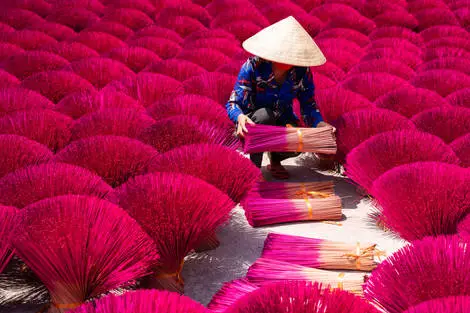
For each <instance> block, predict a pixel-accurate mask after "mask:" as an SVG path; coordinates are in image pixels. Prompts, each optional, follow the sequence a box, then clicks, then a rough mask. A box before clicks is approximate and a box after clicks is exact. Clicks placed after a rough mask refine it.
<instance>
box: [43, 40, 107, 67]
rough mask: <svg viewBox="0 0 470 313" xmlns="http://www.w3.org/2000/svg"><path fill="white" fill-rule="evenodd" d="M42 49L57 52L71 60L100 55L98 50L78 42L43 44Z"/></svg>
mask: <svg viewBox="0 0 470 313" xmlns="http://www.w3.org/2000/svg"><path fill="white" fill-rule="evenodd" d="M40 50H42V51H49V52H52V53H55V54H57V55H60V56H61V57H63V58H64V59H67V60H69V61H70V62H72V61H76V60H80V59H85V58H90V57H98V56H99V54H98V52H96V51H95V50H93V49H91V48H90V47H88V46H86V45H84V44H82V43H78V42H58V43H55V44H49V45H47V46H43V47H41V48H40Z"/></svg>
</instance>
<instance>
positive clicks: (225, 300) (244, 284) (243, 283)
mask: <svg viewBox="0 0 470 313" xmlns="http://www.w3.org/2000/svg"><path fill="white" fill-rule="evenodd" d="M258 289H259V287H258V286H256V285H255V284H252V283H250V282H249V281H248V280H247V279H246V278H241V279H236V280H232V281H229V282H226V283H224V284H223V285H222V288H220V289H219V291H217V293H216V294H215V295H214V296H213V297H212V299H211V301H210V302H209V304H208V305H207V308H209V309H210V310H211V312H216V313H224V312H225V311H227V310H228V309H229V308H230V307H231V306H233V305H234V304H235V303H236V302H237V301H238V300H240V299H241V298H243V297H244V296H246V295H248V294H250V293H252V292H253V291H255V290H258Z"/></svg>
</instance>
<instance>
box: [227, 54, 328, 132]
mask: <svg viewBox="0 0 470 313" xmlns="http://www.w3.org/2000/svg"><path fill="white" fill-rule="evenodd" d="M314 91H315V87H314V84H313V77H312V72H311V71H310V68H308V67H293V68H292V69H291V70H290V71H289V73H288V75H287V77H286V80H285V81H284V83H283V84H282V85H280V84H279V83H277V82H276V80H275V79H274V73H273V70H272V63H271V62H269V61H266V60H263V59H261V58H259V57H256V56H255V57H251V58H249V59H248V60H247V61H246V62H245V64H243V66H242V68H241V70H240V73H239V74H238V80H237V82H236V83H235V87H234V89H233V91H232V94H231V96H230V99H229V101H228V102H227V104H226V108H227V114H228V116H229V118H230V119H231V120H232V121H233V122H234V123H236V122H237V119H238V116H239V115H240V114H242V113H243V114H248V113H250V112H254V111H256V110H257V109H260V108H269V109H271V110H272V111H273V112H274V114H275V117H276V118H277V120H278V122H279V123H280V124H282V125H285V124H289V123H295V122H297V121H299V117H298V116H296V114H295V113H294V111H293V109H292V103H293V100H294V98H298V100H299V103H300V109H301V114H302V119H303V120H304V122H305V124H306V125H309V126H312V127H315V126H316V125H317V124H318V123H319V122H321V121H323V118H322V116H321V114H320V112H319V110H318V109H317V105H316V103H315V97H314V96H315V94H314Z"/></svg>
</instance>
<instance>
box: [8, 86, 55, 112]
mask: <svg viewBox="0 0 470 313" xmlns="http://www.w3.org/2000/svg"><path fill="white" fill-rule="evenodd" d="M30 109H50V110H53V109H54V103H52V102H51V101H50V100H49V99H47V98H46V97H44V96H43V95H41V94H39V93H37V92H35V91H32V90H29V89H24V88H17V87H15V88H2V89H0V117H3V116H5V115H7V114H11V113H12V112H14V111H22V110H30Z"/></svg>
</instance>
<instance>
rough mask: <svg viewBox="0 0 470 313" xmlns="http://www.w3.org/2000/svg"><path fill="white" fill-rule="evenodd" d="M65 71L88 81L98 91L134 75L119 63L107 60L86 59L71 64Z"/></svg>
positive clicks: (101, 58) (100, 58)
mask: <svg viewBox="0 0 470 313" xmlns="http://www.w3.org/2000/svg"><path fill="white" fill-rule="evenodd" d="M67 69H70V70H72V71H73V72H75V74H77V75H79V76H81V77H83V78H85V79H86V80H88V81H89V82H90V83H91V84H92V85H93V86H95V87H96V88H98V89H101V88H103V87H104V86H106V85H107V84H109V83H110V82H112V81H113V80H120V79H122V78H123V77H125V76H134V75H135V73H134V72H133V71H132V70H131V69H129V68H128V67H127V66H126V65H124V64H123V63H121V62H119V61H115V60H112V59H108V58H103V57H99V58H87V59H83V60H78V61H75V62H72V63H71V64H70V66H68V67H67Z"/></svg>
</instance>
